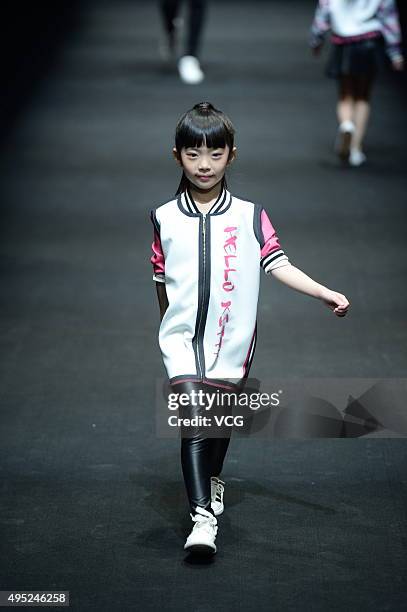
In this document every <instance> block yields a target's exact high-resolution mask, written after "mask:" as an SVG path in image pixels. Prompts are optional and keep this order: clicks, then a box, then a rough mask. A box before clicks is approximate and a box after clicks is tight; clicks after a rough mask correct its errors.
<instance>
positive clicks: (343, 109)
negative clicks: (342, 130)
mask: <svg viewBox="0 0 407 612" xmlns="http://www.w3.org/2000/svg"><path fill="white" fill-rule="evenodd" d="M338 86H339V91H338V102H337V105H336V114H337V117H338V123H339V124H341V123H343V122H344V121H353V113H354V107H355V99H354V93H353V92H354V85H353V79H352V77H351V76H348V75H344V76H342V77H340V79H339V82H338Z"/></svg>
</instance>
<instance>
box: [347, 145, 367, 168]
mask: <svg viewBox="0 0 407 612" xmlns="http://www.w3.org/2000/svg"><path fill="white" fill-rule="evenodd" d="M366 159H367V157H366V155H365V154H364V153H363V152H362V151H361V150H360V149H351V150H350V155H349V164H350V165H351V166H361V165H362V164H364V163H365V161H366Z"/></svg>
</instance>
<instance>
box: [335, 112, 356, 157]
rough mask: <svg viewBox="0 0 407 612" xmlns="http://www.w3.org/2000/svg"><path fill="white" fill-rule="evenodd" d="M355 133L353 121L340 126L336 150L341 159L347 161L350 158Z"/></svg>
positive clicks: (344, 122)
mask: <svg viewBox="0 0 407 612" xmlns="http://www.w3.org/2000/svg"><path fill="white" fill-rule="evenodd" d="M354 131H355V124H354V123H353V121H349V120H348V121H342V123H340V124H339V127H338V134H337V136H336V145H335V149H336V152H337V154H338V155H339V157H340V158H341V159H343V160H345V161H346V160H347V159H348V158H349V152H350V145H351V140H352V135H353V133H354Z"/></svg>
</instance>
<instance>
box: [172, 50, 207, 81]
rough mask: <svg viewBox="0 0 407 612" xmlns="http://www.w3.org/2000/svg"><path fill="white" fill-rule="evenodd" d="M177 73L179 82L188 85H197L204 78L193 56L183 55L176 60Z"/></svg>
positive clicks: (197, 61) (196, 59)
mask: <svg viewBox="0 0 407 612" xmlns="http://www.w3.org/2000/svg"><path fill="white" fill-rule="evenodd" d="M178 72H179V76H180V78H181V81H183V82H184V83H188V85H197V84H198V83H201V82H202V81H203V80H204V78H205V75H204V73H203V72H202V70H201V65H200V63H199V60H198V58H197V57H195V56H193V55H184V56H183V57H181V58H180V59H179V60H178Z"/></svg>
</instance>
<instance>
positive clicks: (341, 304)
mask: <svg viewBox="0 0 407 612" xmlns="http://www.w3.org/2000/svg"><path fill="white" fill-rule="evenodd" d="M320 299H321V300H322V301H323V302H324V304H325V305H326V306H328V308H329V309H330V310H333V312H334V313H335V314H336V315H337V316H338V317H344V316H345V315H346V313H347V312H348V308H349V302H348V300H347V299H346V297H345V296H344V295H342V293H338V292H337V291H331V290H330V289H327V288H326V287H324V289H323V292H322V294H321V298H320Z"/></svg>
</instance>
